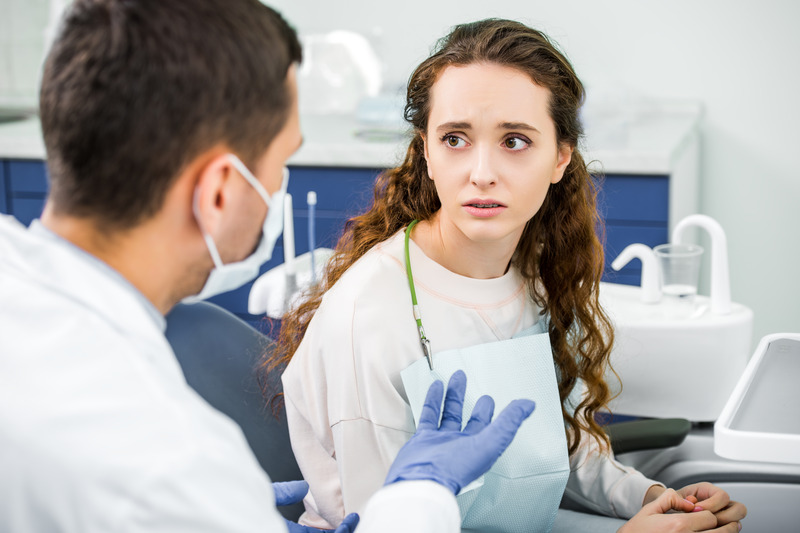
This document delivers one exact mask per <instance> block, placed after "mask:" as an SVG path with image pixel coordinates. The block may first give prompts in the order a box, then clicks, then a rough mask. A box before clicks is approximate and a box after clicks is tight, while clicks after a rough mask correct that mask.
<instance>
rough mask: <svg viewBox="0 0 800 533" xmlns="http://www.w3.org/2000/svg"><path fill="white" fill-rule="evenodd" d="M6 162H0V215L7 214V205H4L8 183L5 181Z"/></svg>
mask: <svg viewBox="0 0 800 533" xmlns="http://www.w3.org/2000/svg"><path fill="white" fill-rule="evenodd" d="M7 165H8V163H7V162H6V161H0V213H8V204H7V203H6V193H7V188H8V182H7V181H6V166H7Z"/></svg>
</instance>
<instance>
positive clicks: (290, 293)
mask: <svg viewBox="0 0 800 533" xmlns="http://www.w3.org/2000/svg"><path fill="white" fill-rule="evenodd" d="M306 201H307V203H308V244H309V247H308V249H309V250H311V251H309V252H306V253H304V254H301V255H299V256H295V235H294V212H293V209H292V195H291V194H289V193H287V194H286V196H285V201H284V202H285V203H284V206H283V213H284V219H283V263H282V264H280V265H278V266H277V267H275V268H273V269H271V270H269V271H267V272H265V273H264V274H262V275H261V276H259V277H258V279H256V281H255V282H254V283H253V286H252V288H251V289H250V294H249V296H248V299H247V312H248V313H250V314H253V315H261V314H266V315H267V316H268V317H269V318H274V319H280V318H281V317H282V316H283V315H284V314H285V313H286V311H287V310H288V309H290V308H291V306H292V305H293V304H294V302H295V300H296V299H297V298H298V297H299V296H300V295H301V294H302V293H303V291H304V290H306V289H307V288H308V287H310V286H312V285H313V284H315V283H316V282H317V280H318V279H320V277H321V276H322V273H323V271H324V270H325V264H326V263H327V262H328V259H330V257H331V256H332V255H333V250H331V249H330V248H317V247H316V238H315V233H314V231H315V222H314V219H315V207H316V205H317V194H316V192H314V191H309V193H308V195H307V197H306Z"/></svg>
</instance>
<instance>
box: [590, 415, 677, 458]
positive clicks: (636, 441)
mask: <svg viewBox="0 0 800 533" xmlns="http://www.w3.org/2000/svg"><path fill="white" fill-rule="evenodd" d="M603 429H605V431H606V433H607V434H608V436H609V438H610V439H611V449H612V450H613V451H614V455H619V454H622V453H627V452H633V451H638V450H653V449H656V448H669V447H672V446H677V445H679V444H680V443H682V442H683V440H684V439H685V438H686V435H688V434H689V430H691V429H692V423H691V422H689V421H688V420H686V419H685V418H654V419H647V420H632V421H630V422H618V423H616V424H610V425H608V426H605V427H604V428H603Z"/></svg>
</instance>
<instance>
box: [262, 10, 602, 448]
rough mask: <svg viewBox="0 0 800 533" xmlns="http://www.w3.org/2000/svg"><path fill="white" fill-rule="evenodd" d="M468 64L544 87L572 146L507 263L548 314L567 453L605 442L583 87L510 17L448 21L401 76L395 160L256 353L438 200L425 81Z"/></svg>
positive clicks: (297, 329) (268, 360) (559, 58)
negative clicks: (400, 146) (519, 75)
mask: <svg viewBox="0 0 800 533" xmlns="http://www.w3.org/2000/svg"><path fill="white" fill-rule="evenodd" d="M475 63H491V64H497V65H502V66H507V67H511V68H514V69H517V70H520V71H522V72H524V73H526V74H528V75H529V76H530V77H531V79H532V80H533V81H534V82H535V83H536V84H538V85H540V86H541V87H544V88H546V89H548V90H549V91H550V103H549V104H550V109H549V112H550V117H551V118H552V120H553V122H554V123H555V129H556V136H557V142H558V143H559V145H560V146H569V147H571V148H573V153H572V159H571V161H570V163H569V165H568V166H567V168H566V170H565V172H564V176H563V178H562V179H561V180H560V181H559V182H558V183H557V184H554V185H552V186H551V187H550V190H549V191H548V193H547V196H546V198H545V200H544V203H543V205H542V207H541V208H540V209H539V211H538V212H537V213H536V215H535V216H534V217H533V218H532V219H531V220H530V221H529V222H528V224H527V225H526V227H525V229H524V231H523V233H522V237H521V239H520V242H519V244H518V245H517V249H516V251H515V253H514V256H513V258H512V263H513V264H514V266H515V267H517V268H518V269H519V271H520V272H521V274H522V276H523V277H524V278H525V279H526V280H527V282H528V288H529V292H530V294H531V295H532V297H533V299H534V301H535V302H536V304H537V305H539V306H540V307H541V308H542V309H543V311H542V312H543V313H547V314H549V316H550V325H549V334H550V343H551V346H552V351H553V360H554V363H555V365H556V368H557V374H558V376H559V377H558V379H559V384H558V387H559V392H560V396H561V404H562V412H563V415H564V421H565V424H566V429H567V437H568V442H569V453H570V454H572V453H574V452H575V451H576V450H577V449H578V447H579V446H580V444H581V434H582V433H583V432H586V433H588V434H589V435H591V436H592V437H594V438H595V439H596V441H597V442H598V444H599V445H600V447H601V448H602V449H604V450H607V449H608V437H607V436H606V433H605V432H604V431H603V429H602V428H601V427H600V425H599V424H598V423H597V422H596V421H595V415H596V414H597V413H598V412H600V411H601V410H603V409H604V408H606V407H607V404H608V401H609V400H610V398H611V395H610V391H609V387H608V385H607V384H606V382H605V379H604V376H605V372H606V370H607V369H608V367H609V354H610V351H611V344H612V342H613V330H612V327H611V323H610V322H609V319H608V317H607V316H606V315H605V313H604V312H603V310H602V308H601V306H600V304H599V301H598V284H599V282H600V277H601V275H602V272H603V247H602V244H601V241H600V238H599V237H598V234H599V233H601V232H602V228H603V224H602V221H601V220H600V217H599V215H598V213H597V209H596V205H595V202H596V195H597V191H596V189H595V184H594V182H593V180H592V177H591V175H590V174H589V171H588V169H587V167H586V163H585V162H584V160H583V157H582V156H581V154H580V152H579V151H578V141H579V140H580V137H581V135H582V133H583V131H582V127H581V123H580V120H579V117H578V111H579V109H580V106H581V105H582V103H583V100H584V89H583V85H582V84H581V82H580V80H579V79H578V77H577V76H576V74H575V72H574V71H573V69H572V66H571V65H570V64H569V62H568V61H567V59H566V58H565V57H564V55H563V54H561V53H560V52H559V51H558V50H557V48H556V47H555V46H554V45H553V44H552V43H551V42H550V40H549V39H548V38H547V37H546V36H545V35H544V34H542V33H540V32H538V31H536V30H533V29H531V28H529V27H527V26H525V25H524V24H521V23H519V22H515V21H509V20H498V19H487V20H482V21H479V22H473V23H469V24H462V25H459V26H456V27H455V28H454V29H453V30H452V32H451V33H450V34H449V35H448V36H446V37H444V38H443V39H441V40H440V41H439V43H438V44H437V46H436V48H435V51H434V53H433V54H432V55H431V56H430V57H429V58H428V59H427V60H425V61H424V62H423V63H422V64H420V65H419V67H417V69H416V70H415V72H414V73H413V74H412V76H411V78H410V80H409V83H408V92H407V101H406V102H407V103H406V107H405V119H406V120H407V121H408V122H409V123H410V124H411V125H412V126H413V131H414V134H413V138H412V139H411V142H410V143H409V147H408V150H407V152H406V155H405V159H404V161H403V163H402V164H401V165H400V166H399V167H397V168H393V169H389V170H387V171H385V172H384V173H382V174H381V175H380V176H379V177H378V178H377V180H376V183H375V190H374V201H373V205H372V207H371V208H370V209H369V211H367V212H366V213H364V214H363V215H360V216H356V217H354V218H352V219H350V220H348V221H347V224H346V226H345V230H344V234H343V235H342V237H341V238H340V240H339V242H338V243H337V245H336V250H335V252H334V255H333V256H332V258H331V260H330V262H329V263H328V264H327V267H326V271H325V274H324V276H323V278H322V281H321V282H320V284H319V285H317V286H315V287H313V288H312V289H311V290H310V292H309V293H307V295H306V298H305V299H304V301H302V302H301V303H300V304H299V305H296V306H295V307H294V308H293V309H292V310H290V311H289V312H288V313H287V314H286V316H284V317H283V320H282V325H281V331H280V336H279V339H278V345H277V347H276V349H275V351H274V352H273V353H272V354H271V355H270V356H267V357H265V359H264V361H263V362H262V370H263V371H264V372H265V375H266V373H268V372H271V371H272V370H273V369H275V368H281V367H283V366H284V365H286V364H287V363H288V362H289V360H290V359H291V358H292V355H293V354H294V352H295V350H296V349H297V347H298V345H299V344H300V342H301V340H302V338H303V335H304V334H305V331H306V328H307V327H308V323H309V321H310V320H311V318H312V317H313V316H314V313H315V312H316V310H317V308H318V307H319V305H320V302H321V300H322V297H323V295H324V294H325V292H326V291H327V290H328V289H330V288H331V287H332V286H333V285H334V284H335V283H336V281H337V280H338V279H339V278H340V277H341V276H342V274H343V273H344V272H345V271H346V270H347V269H348V268H349V267H350V266H351V265H352V264H353V263H355V262H356V261H357V260H358V259H359V258H360V257H361V256H363V255H364V254H365V253H367V251H369V250H370V249H371V248H372V247H374V246H375V245H377V244H379V243H381V242H383V241H385V240H386V239H388V238H389V237H391V236H392V235H394V234H395V233H396V232H398V231H399V230H400V229H402V228H403V227H405V226H407V225H408V224H409V223H410V222H411V221H412V220H414V219H420V220H428V219H430V218H431V217H432V216H433V214H434V213H436V211H437V210H438V209H439V208H440V206H441V203H440V201H439V198H438V196H437V193H436V189H435V187H434V184H433V181H432V180H430V179H428V175H427V166H426V162H425V157H424V142H423V135H424V134H425V132H426V131H427V126H428V116H429V114H430V102H431V88H432V87H433V84H434V83H435V82H436V80H437V79H438V77H439V75H440V74H441V73H442V71H443V70H444V69H445V68H447V67H448V66H452V65H459V66H463V65H470V64H475ZM579 381H581V382H583V383H584V384H585V386H586V394H585V395H584V396H583V397H582V398H581V400H580V403H579V404H578V405H577V406H575V405H572V406H570V405H568V402H567V399H568V397H569V395H570V393H571V392H572V391H573V389H574V388H575V387H576V385H578V383H579ZM573 413H574V414H573Z"/></svg>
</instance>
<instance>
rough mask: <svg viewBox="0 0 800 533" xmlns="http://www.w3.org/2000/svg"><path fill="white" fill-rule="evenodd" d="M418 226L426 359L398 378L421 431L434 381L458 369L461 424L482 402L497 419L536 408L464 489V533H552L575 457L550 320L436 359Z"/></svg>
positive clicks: (461, 498) (461, 506) (445, 378)
mask: <svg viewBox="0 0 800 533" xmlns="http://www.w3.org/2000/svg"><path fill="white" fill-rule="evenodd" d="M413 225H414V223H412V224H410V225H409V228H408V229H407V231H406V237H407V238H406V267H407V270H408V278H409V285H410V288H411V293H412V302H413V305H414V314H415V318H416V320H417V325H418V327H419V330H420V340H421V342H422V347H423V352H424V354H425V355H426V357H422V358H420V359H418V360H417V361H416V362H414V363H412V364H411V365H410V366H409V367H408V368H406V369H405V370H403V371H402V372H401V373H400V376H401V378H402V380H403V386H404V387H405V392H406V395H407V397H408V401H409V403H410V404H411V410H412V413H413V415H414V423H415V424H419V417H420V413H421V411H422V405H423V404H424V402H425V396H426V394H427V391H428V387H430V385H431V384H432V383H433V382H434V381H435V380H441V381H443V382H444V383H448V382H449V380H450V376H451V375H452V374H453V372H455V371H456V370H459V369H460V370H463V371H464V372H465V373H466V375H467V392H466V396H465V398H464V413H465V415H464V420H463V424H466V422H467V421H468V419H469V416H467V414H468V413H471V412H472V410H473V408H474V407H475V403H476V402H477V401H478V398H480V397H481V396H483V395H484V394H488V395H490V396H491V397H492V398H494V401H495V413H499V412H500V411H501V410H502V409H503V408H504V407H505V406H507V405H508V404H509V403H510V402H511V401H512V400H514V399H517V398H529V399H531V400H533V401H535V402H536V409H535V410H534V412H533V414H532V415H531V416H530V418H528V420H526V421H525V422H524V423H523V424H522V426H521V427H520V429H519V431H518V432H517V435H516V437H515V438H514V440H513V441H512V443H511V445H510V446H509V447H508V449H507V450H506V451H505V452H504V453H503V455H502V456H500V458H499V459H498V460H497V462H496V463H495V465H494V466H493V467H492V468H491V470H489V472H487V473H486V474H485V475H484V476H482V477H481V478H479V479H478V480H476V481H474V482H473V483H471V484H469V485H467V486H466V487H464V488H463V489H462V490H461V492H460V493H459V494H458V496H457V500H458V506H459V509H460V511H461V527H462V531H480V532H482V533H485V532H498V533H534V532H548V531H550V529H551V528H552V526H553V522H554V521H555V517H556V513H557V512H558V506H559V503H560V502H561V497H562V495H563V493H564V488H565V487H566V484H567V479H568V477H569V456H568V453H567V438H566V431H565V426H564V418H563V415H562V412H561V401H560V396H559V393H558V381H557V379H556V371H555V366H554V364H553V355H552V350H551V347H550V336H549V334H548V329H547V320H546V317H544V318H543V319H541V320H540V321H539V322H538V323H537V324H535V325H533V326H532V327H530V328H528V329H527V330H525V331H522V332H520V333H519V334H517V335H515V336H514V337H513V338H511V339H507V340H502V341H495V342H489V343H486V344H479V345H476V346H469V347H466V348H460V349H454V350H447V351H444V352H440V353H432V354H431V351H430V347H431V344H430V342H429V341H428V339H427V337H425V334H424V330H423V328H422V324H421V314H420V310H419V309H418V306H417V302H416V291H415V289H414V281H413V276H412V274H411V265H410V260H409V258H408V237H409V235H410V230H411V228H413ZM426 348H427V349H426Z"/></svg>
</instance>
